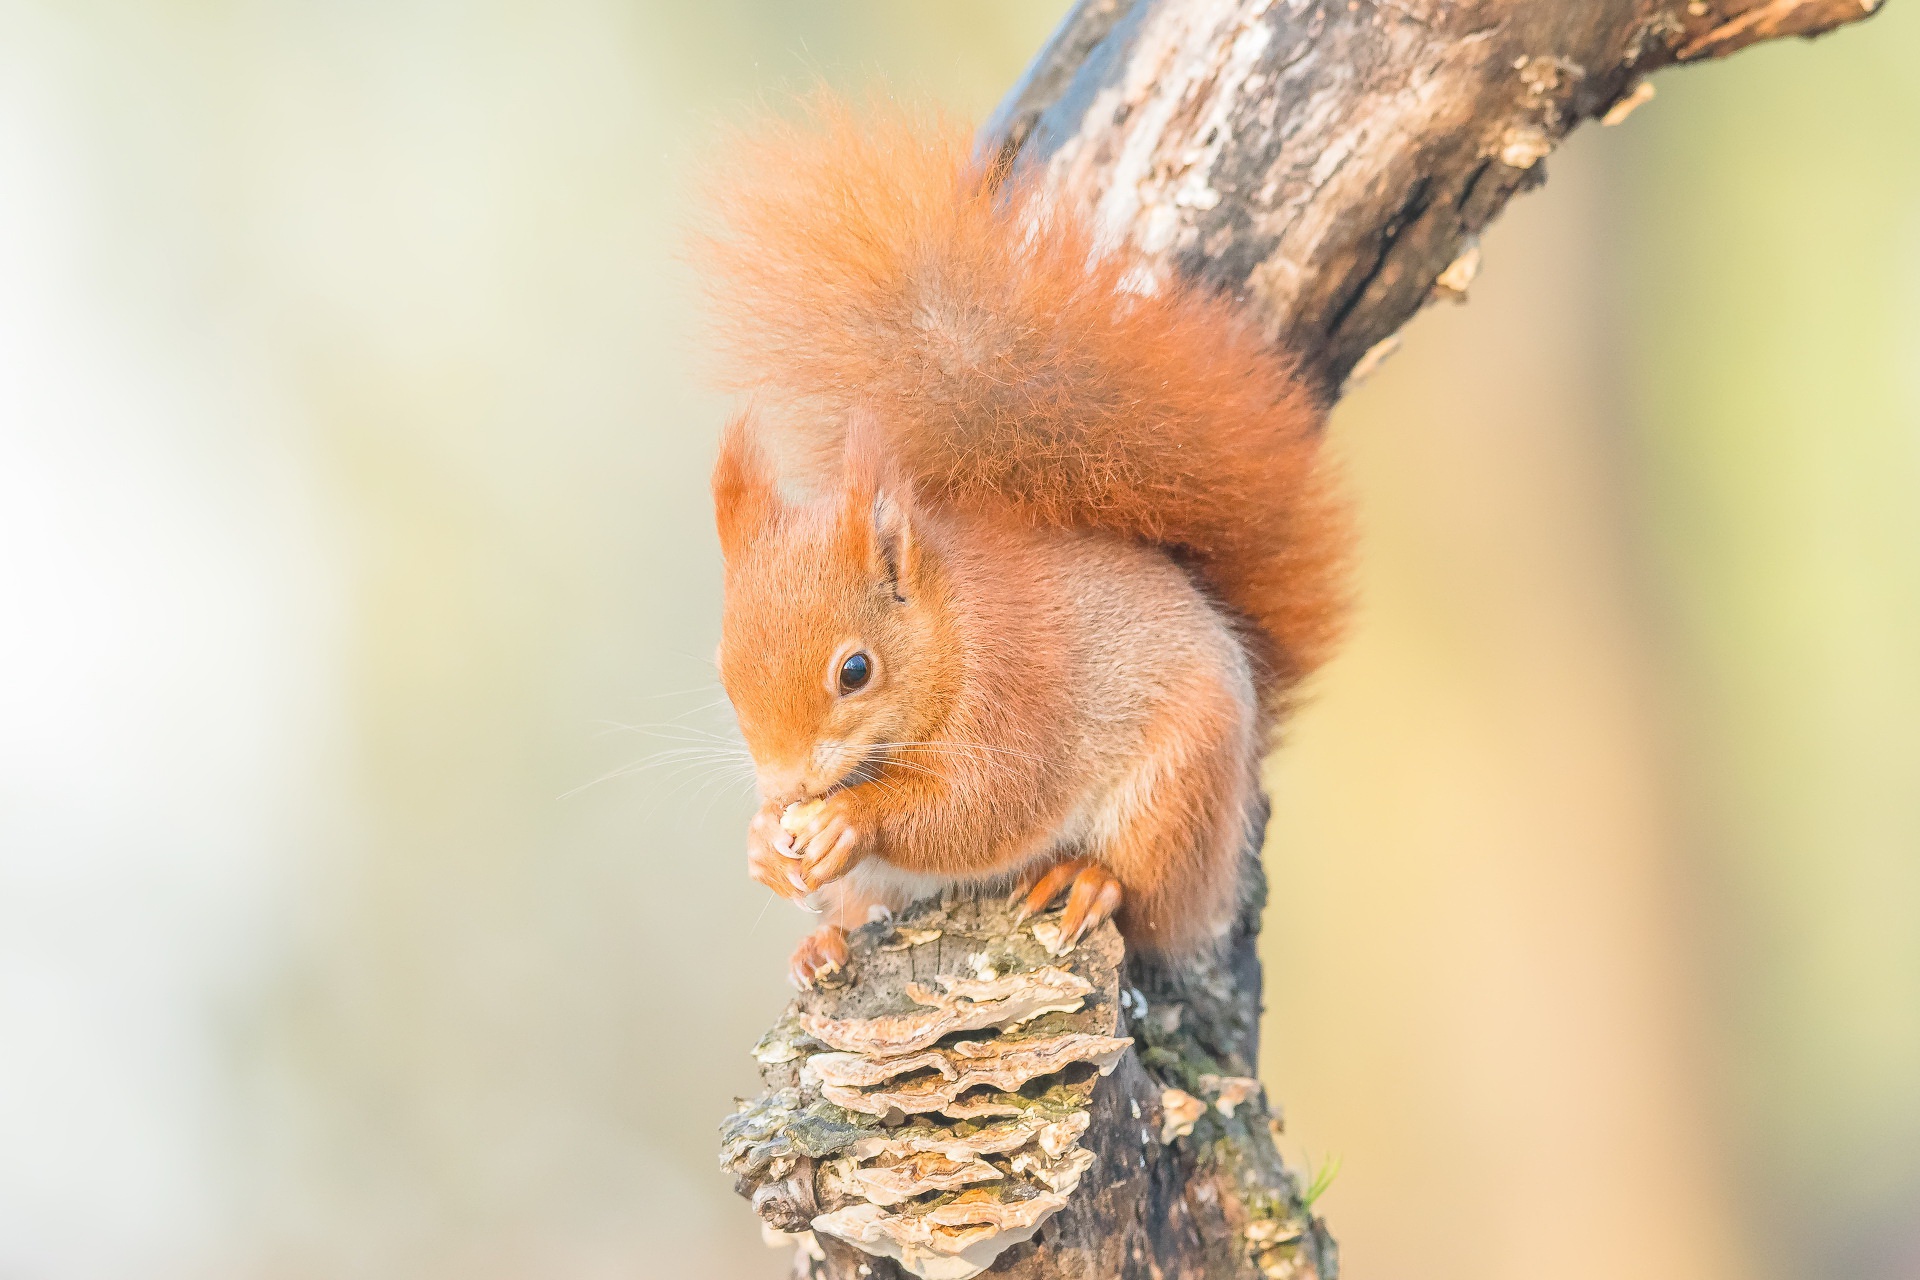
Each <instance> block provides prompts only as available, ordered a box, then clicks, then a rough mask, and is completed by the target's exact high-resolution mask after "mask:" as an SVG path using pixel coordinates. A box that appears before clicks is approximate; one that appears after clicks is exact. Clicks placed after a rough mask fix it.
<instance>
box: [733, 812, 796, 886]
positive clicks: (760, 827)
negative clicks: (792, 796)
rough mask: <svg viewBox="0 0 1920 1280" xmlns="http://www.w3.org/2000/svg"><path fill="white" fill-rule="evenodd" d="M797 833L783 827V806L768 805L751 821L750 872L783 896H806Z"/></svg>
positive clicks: (748, 845) (749, 828)
mask: <svg viewBox="0 0 1920 1280" xmlns="http://www.w3.org/2000/svg"><path fill="white" fill-rule="evenodd" d="M798 855H799V850H798V848H797V847H796V846H795V845H794V842H793V836H792V835H791V834H789V833H788V832H786V831H784V830H782V829H781V827H780V810H779V808H777V807H775V806H772V805H767V806H763V807H762V808H761V810H760V812H758V813H756V814H754V815H753V821H751V822H749V823H748V824H747V874H748V875H750V876H752V877H753V878H754V879H755V880H757V881H759V882H760V883H761V884H763V885H765V886H767V888H769V889H771V890H773V891H774V892H775V893H777V894H779V895H780V896H781V897H783V898H804V897H806V896H807V893H808V889H807V886H806V885H804V884H802V883H801V881H800V869H799V868H800V864H799V863H798V862H797V861H795V859H796V858H797V857H798Z"/></svg>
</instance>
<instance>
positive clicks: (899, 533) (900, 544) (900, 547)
mask: <svg viewBox="0 0 1920 1280" xmlns="http://www.w3.org/2000/svg"><path fill="white" fill-rule="evenodd" d="M869 509H870V510H871V511H872V513H873V514H872V520H873V551H874V568H875V570H876V571H878V572H879V573H880V574H882V575H883V576H884V579H885V581H886V582H887V584H888V585H889V587H890V588H891V590H892V592H893V598H894V599H896V600H899V601H901V602H902V603H905V601H906V598H907V588H908V587H910V586H912V585H913V584H914V583H916V582H917V581H918V580H919V577H920V564H921V559H922V552H921V546H920V539H919V537H918V535H917V534H916V533H915V532H914V528H913V511H912V499H911V497H910V496H909V495H908V494H907V493H906V492H905V491H904V490H898V489H896V490H888V489H880V490H876V491H875V492H874V495H873V502H872V505H871V507H870V508H869Z"/></svg>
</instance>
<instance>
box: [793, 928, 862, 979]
mask: <svg viewBox="0 0 1920 1280" xmlns="http://www.w3.org/2000/svg"><path fill="white" fill-rule="evenodd" d="M849 954H850V953H849V952H848V950H847V931H846V930H845V929H842V928H841V927H840V926H839V925H837V924H828V925H822V926H820V927H819V928H818V929H815V930H814V931H813V932H812V933H810V934H808V935H807V936H806V937H804V938H802V939H800V945H799V946H797V947H795V948H794V949H793V958H792V959H790V960H789V961H787V978H788V980H789V981H791V982H792V983H793V985H794V987H795V988H796V989H798V990H801V991H805V990H806V989H807V988H808V987H811V986H812V985H813V984H814V983H815V982H817V981H819V980H820V979H821V978H824V977H826V976H827V975H828V974H832V973H837V972H839V971H840V970H842V969H844V968H846V967H847V958H848V956H849Z"/></svg>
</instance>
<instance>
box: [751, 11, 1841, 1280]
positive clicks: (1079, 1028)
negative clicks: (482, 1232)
mask: <svg viewBox="0 0 1920 1280" xmlns="http://www.w3.org/2000/svg"><path fill="white" fill-rule="evenodd" d="M1878 7H1879V0H1704V2H1703V0H1692V2H1691V3H1689V2H1688V0H1082V3H1080V4H1079V5H1078V6H1077V7H1076V8H1075V9H1074V10H1073V11H1072V12H1071V13H1070V14H1069V15H1068V17H1067V18H1066V20H1065V21H1064V22H1063V23H1062V24H1061V26H1060V28H1059V30H1058V31H1056V32H1055V34H1054V36H1053V37H1052V39H1051V40H1050V41H1049V42H1048V44H1047V46H1046V47H1045V49H1043V50H1042V51H1041V53H1040V55H1039V56H1038V58H1036V59H1035V61H1034V63H1033V65H1032V67H1031V68H1029V70H1028V71H1027V73H1026V75H1025V76H1024V77H1023V79H1022V80H1021V82H1020V84H1019V85H1018V86H1016V87H1015V89H1014V90H1013V92H1012V93H1011V94H1009V95H1008V97H1007V99H1006V101H1005V102H1004V103H1003V104H1002V105H1001V107H1000V109H999V110H998V111H997V112H996V113H995V115H994V117H993V118H992V120H990V121H989V122H988V124H987V126H986V128H985V130H984V132H983V135H982V137H983V143H984V145H986V146H989V147H992V148H994V149H995V151H996V152H997V153H998V155H999V156H1000V158H1001V159H1002V161H1003V162H1004V163H1005V164H1006V165H1007V166H1008V167H1009V168H1010V169H1013V170H1015V171H1018V172H1021V173H1024V174H1026V175H1029V176H1031V177H1034V178H1035V179H1036V180H1038V181H1040V182H1041V183H1043V184H1044V185H1046V186H1047V187H1049V188H1051V189H1052V191H1053V192H1054V193H1055V194H1056V196H1057V197H1058V198H1060V199H1062V200H1065V201H1069V202H1072V203H1074V204H1077V205H1078V206H1080V207H1081V208H1082V209H1083V210H1085V211H1087V212H1088V214H1089V215H1090V216H1091V218H1092V219H1093V221H1094V223H1095V225H1096V226H1097V228H1098V229H1099V230H1100V232H1101V233H1102V234H1103V235H1104V236H1105V237H1107V238H1108V239H1109V240H1110V242H1112V243H1114V244H1116V245H1124V246H1127V247H1128V248H1129V249H1130V250H1131V251H1132V252H1133V253H1134V254H1135V255H1137V257H1138V258H1139V260H1140V262H1141V263H1142V265H1143V272H1144V275H1143V281H1144V282H1147V283H1148V284H1149V287H1150V281H1151V280H1152V278H1153V277H1154V276H1155V275H1156V274H1157V275H1158V276H1159V278H1161V279H1168V278H1173V277H1175V276H1178V277H1181V278H1186V279H1197V280H1200V281H1203V282H1205V283H1206V284H1208V285H1210V286H1212V287H1214V288H1216V289H1220V290H1223V291H1226V292H1228V293H1231V294H1232V295H1234V296H1235V297H1237V298H1239V299H1241V300H1242V301H1243V302H1244V303H1245V305H1246V306H1247V308H1248V309H1249V311H1250V313H1251V314H1252V315H1253V316H1254V317H1256V319H1257V320H1258V322H1259V323H1260V324H1261V325H1262V326H1263V327H1264V329H1265V330H1266V332H1267V333H1268V334H1269V335H1270V337H1271V338H1272V340H1273V341H1274V342H1275V344H1276V345H1277V346H1279V347H1280V348H1282V349H1284V350H1286V351H1288V352H1290V353H1292V354H1293V355H1294V356H1295V357H1296V358H1297V359H1298V360H1299V361H1300V362H1301V367H1302V370H1303V373H1304V375H1305V376H1306V377H1307V378H1308V379H1309V380H1310V381H1311V382H1313V383H1314V384H1315V385H1316V386H1318V387H1319V388H1320V390H1321V391H1322V393H1323V395H1324V396H1325V397H1326V398H1327V399H1328V400H1329V401H1331V400H1332V399H1334V398H1336V397H1337V396H1338V394H1339V391H1340V389H1341V388H1342V387H1343V386H1344V385H1346V384H1348V383H1349V382H1350V381H1351V380H1352V379H1353V378H1354V377H1355V376H1356V375H1364V373H1365V372H1366V370H1367V368H1368V367H1370V365H1371V364H1372V363H1374V362H1376V361H1377V360H1378V359H1379V358H1380V356H1381V355H1382V354H1384V353H1385V352H1386V351H1387V350H1390V349H1391V343H1392V341H1393V335H1394V334H1395V333H1396V332H1397V331H1398V329H1399V328H1400V326H1401V325H1402V324H1404V323H1405V322H1406V320H1407V319H1408V318H1409V317H1410V316H1412V315H1413V313H1414V312H1415V311H1417V310H1418V309H1419V308H1420V307H1421V306H1422V305H1423V304H1424V303H1426V302H1427V301H1428V300H1430V299H1432V298H1433V297H1435V296H1439V295H1451V296H1456V297H1457V296H1461V295H1464V293H1465V291H1466V289H1467V287H1468V285H1469V284H1470V283H1471V281H1472V277H1473V271H1474V267H1475V265H1476V264H1477V262H1478V248H1477V241H1478V237H1479V234H1480V232H1481V231H1482V230H1483V229H1484V228H1485V227H1486V225H1487V224H1488V223H1489V222H1491V221H1492V220H1493V218H1494V217H1495V216H1496V215H1497V214H1498V213H1499V211H1500V210H1501V209H1502V208H1503V207H1504V206H1505V205H1506V202H1507V200H1508V199H1509V198H1511V197H1512V196H1513V194H1514V193H1515V192H1517V191H1521V190H1524V189H1526V188H1528V187H1530V186H1533V185H1536V184H1538V183H1539V182H1540V181H1541V180H1542V179H1543V177H1544V166H1543V163H1542V162H1543V160H1544V158H1545V157H1546V155H1547V154H1548V152H1550V151H1551V150H1552V149H1553V147H1554V146H1555V145H1556V144H1557V143H1558V142H1559V141H1560V140H1561V139H1562V138H1564V137H1565V136H1566V134H1567V133H1568V132H1569V131H1570V130H1571V129H1572V128H1573V127H1574V126H1575V125H1577V124H1578V123H1580V122H1581V121H1582V120H1586V119H1589V118H1593V117H1606V118H1607V119H1608V120H1609V121H1613V120H1617V119H1618V118H1620V117H1622V116H1624V114H1625V113H1626V112H1627V111H1629V110H1631V109H1632V108H1633V107H1634V106H1635V105H1636V104H1638V103H1639V102H1642V101H1644V100H1645V98H1646V97H1647V96H1648V95H1649V93H1650V89H1649V87H1648V86H1646V85H1645V83H1644V80H1645V77H1646V76H1647V75H1648V73H1650V72H1652V71H1654V70H1657V69H1659V68H1661V67H1664V66H1669V65H1672V64H1674V63H1680V62H1690V61H1694V60H1697V59H1701V58H1708V57H1720V56H1724V55H1726V54H1728V53H1732V52H1734V51H1736V50H1738V49H1741V48H1744V47H1746V46H1747V45H1749V44H1752V43H1755V42H1756V41H1760V40H1765V39H1772V38H1775V37H1779V36H1789V35H1797V36H1814V35H1819V34H1821V33H1823V32H1825V31H1827V30H1830V29H1832V28H1833V27H1836V26H1839V25H1842V24H1844V23H1847V22H1850V21H1853V20H1855V19H1858V18H1862V17H1865V16H1867V15H1868V14H1870V13H1871V12H1873V11H1874V10H1875V9H1876V8H1878ZM1264 827H1265V813H1264V810H1263V811H1262V812H1261V813H1260V814H1259V815H1257V820H1256V821H1254V822H1252V823H1250V828H1249V833H1248V842H1247V856H1246V858H1245V860H1244V867H1245V870H1244V874H1243V883H1244V885H1245V886H1246V892H1245V894H1244V895H1243V906H1242V910H1241V914H1240V918H1239V921H1238V923H1237V925H1236V927H1235V930H1234V932H1233V934H1232V936H1231V937H1230V938H1229V939H1228V941H1227V943H1226V944H1225V945H1224V946H1223V948H1222V950H1221V952H1220V954H1219V955H1218V956H1217V957H1215V958H1213V959H1211V960H1209V961H1207V962H1201V963H1192V964H1186V965H1182V966H1180V967H1177V968H1174V967H1168V966H1165V965H1161V964H1158V963H1155V962H1153V961H1151V960H1150V959H1147V958H1144V957H1140V956H1124V955H1123V954H1122V947H1121V943H1120V939H1119V936H1118V935H1117V934H1116V933H1115V932H1114V931H1113V930H1112V928H1111V926H1107V927H1104V928H1103V929H1102V930H1101V931H1099V932H1098V933H1097V934H1096V935H1095V936H1093V937H1092V938H1090V939H1088V940H1087V941H1086V942H1084V943H1083V944H1082V945H1081V946H1080V947H1079V948H1077V949H1076V950H1075V951H1074V952H1072V953H1070V954H1067V955H1057V954H1054V953H1053V952H1052V950H1051V949H1050V947H1049V942H1050V938H1051V935H1050V934H1049V932H1048V930H1049V929H1050V927H1051V925H1052V919H1051V918H1042V919H1041V920H1040V921H1038V922H1037V927H1036V923H1035V922H1030V923H1029V924H1027V925H1016V924H1015V922H1014V921H1013V919H1012V917H1011V915H1010V914H1009V913H1008V912H1007V910H1006V909H1005V907H1004V904H1000V903H997V902H968V901H962V900H958V899H949V900H946V901H943V902H939V903H924V904H921V905H920V906H918V907H916V908H914V909H913V910H912V911H910V912H908V913H906V914H905V915H903V916H902V918H901V919H900V920H898V921H891V922H884V923H880V924H875V925H870V926H868V927H867V928H865V929H863V930H859V931H856V934H855V937H854V959H853V962H852V964H851V966H850V968H849V971H848V973H847V975H846V979H847V981H846V984H845V985H843V986H840V987H830V988H827V989H825V990H822V991H817V992H812V993H809V994H807V995H805V996H802V997H801V998H800V999H799V1000H796V1001H795V1003H794V1005H793V1007H792V1008H791V1009H790V1010H789V1012H788V1014H787V1016H786V1017H785V1018H784V1019H783V1020H782V1021H781V1023H780V1024H779V1025H778V1026H776V1027H775V1029H774V1030H773V1031H772V1032H770V1033H769V1034H768V1037H767V1038H766V1039H764V1040H763V1041H762V1042H761V1045H760V1046H759V1048H758V1050H757V1051H756V1052H757V1055H758V1056H759V1057H760V1059H761V1061H762V1064H763V1075H764V1077H765V1080H766V1085H767V1092H766V1093H765V1094H763V1095H762V1096H761V1097H760V1098H758V1099H756V1100H754V1101H751V1102H748V1103H744V1104H742V1108H741V1110H740V1111H739V1112H738V1113H736V1114H735V1115H734V1116H732V1117H730V1118H729V1120H728V1121H727V1123H726V1125H725V1126H724V1127H723V1131H722V1136H723V1152H722V1159H723V1162H724V1163H725V1164H726V1165H727V1167H728V1168H730V1169H731V1170H732V1171H733V1172H734V1173H735V1175H736V1178H737V1185H738V1187H739V1189H740V1191H741V1194H743V1195H746V1196H748V1197H749V1198H750V1199H751V1200H752V1202H753V1204H754V1207H755V1209H756V1210H757V1211H758V1212H759V1213H760V1214H761V1216H762V1217H763V1218H764V1219H765V1220H766V1221H767V1223H768V1224H769V1225H770V1227H771V1228H774V1229H777V1230H778V1231H781V1232H790V1233H793V1235H792V1237H791V1238H792V1239H793V1240H794V1241H795V1242H796V1244H797V1246H798V1248H797V1251H796V1261H795V1265H796V1274H797V1275H800V1276H806V1277H812V1278H813V1280H896V1278H898V1277H901V1276H903V1275H905V1274H909V1273H910V1274H914V1275H919V1276H924V1277H931V1278H936V1280H964V1277H968V1276H971V1275H974V1274H977V1273H978V1271H980V1270H981V1269H983V1268H991V1270H992V1272H993V1274H995V1275H1002V1276H1009V1277H1024V1278H1027V1280H1059V1278H1063V1277H1076V1278H1079V1277H1084V1278H1086V1280H1096V1278H1097V1280H1147V1277H1155V1278H1156V1280H1174V1278H1179V1280H1254V1277H1268V1278H1270V1280H1280V1278H1282V1277H1288V1278H1293V1277H1297V1278H1299V1280H1308V1278H1312V1277H1318V1278H1320V1280H1332V1277H1333V1276H1334V1275H1335V1274H1336V1270H1337V1263H1336V1255H1335V1250H1334V1246H1333V1242H1332V1240H1331V1238H1330V1237H1329V1236H1328V1235H1327V1232H1326V1230H1325V1228H1324V1227H1323V1226H1322V1224H1321V1223H1320V1222H1319V1221H1318V1220H1316V1219H1315V1218H1314V1217H1313V1216H1312V1213H1311V1205H1310V1204H1309V1203H1308V1200H1307V1197H1306V1194H1305V1192H1304V1190H1303V1188H1302V1187H1301V1185H1300V1182H1299V1180H1298V1179H1297V1178H1295V1177H1294V1176H1293V1175H1292V1174H1290V1173H1289V1172H1288V1171H1287V1170H1286V1169H1285V1168H1284V1166H1283V1165H1282V1164H1281V1162H1280V1159H1279V1156H1278V1154H1277V1153H1276V1151H1275V1149H1274V1144H1273V1139H1272V1134H1273V1132H1275V1131H1277V1129H1278V1120H1277V1118H1276V1117H1275V1116H1274V1115H1273V1113H1271V1112H1270V1111H1269V1108H1268V1106H1267V1102H1266V1099H1265V1097H1264V1095H1263V1094H1262V1093H1261V1092H1260V1089H1259V1086H1258V1084H1257V1082H1256V1081H1255V1080H1254V1079H1253V1077H1254V1076H1255V1074H1256V1070H1257V1066H1258V1064H1257V1060H1256V1051H1257V1045H1258V1038H1259V1019H1260V1009H1261V1004H1260V988H1261V974H1260V963H1259V959H1258V956H1257V952H1256V943H1257V939H1258V935H1259V929H1260V912H1261V908H1262V906H1263V905H1264V902H1265V882H1264V878H1263V876H1262V873H1261V870H1260V861H1259V850H1260V844H1261V840H1260V836H1261V833H1262V831H1263V830H1264ZM1039 1008H1044V1009H1045V1010H1046V1011H1045V1012H1040V1013H1035V1012H1034V1010H1035V1009H1039ZM1030 1014H1031V1015H1032V1016H1028V1015H1030ZM963 1026H964V1027H965V1028H966V1029H967V1030H968V1032H969V1037H970V1038H969V1039H968V1040H967V1041H965V1042H955V1041H952V1040H942V1039H940V1038H939V1037H940V1034H941V1029H942V1028H943V1027H945V1028H948V1029H950V1030H951V1029H959V1028H961V1027H963ZM930 1036H931V1037H932V1038H929V1037H930Z"/></svg>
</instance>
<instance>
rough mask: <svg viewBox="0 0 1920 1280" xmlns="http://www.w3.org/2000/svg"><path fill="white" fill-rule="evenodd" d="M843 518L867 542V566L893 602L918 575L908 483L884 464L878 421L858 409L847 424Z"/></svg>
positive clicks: (917, 549) (918, 554)
mask: <svg viewBox="0 0 1920 1280" xmlns="http://www.w3.org/2000/svg"><path fill="white" fill-rule="evenodd" d="M846 456H847V508H846V515H847V519H848V520H849V521H850V522H852V523H853V524H854V525H855V526H856V527H857V528H858V531H859V533H858V536H860V537H861V538H863V539H864V540H865V542H866V544H867V548H868V555H869V557H870V564H871V566H872V569H873V572H874V574H875V576H876V577H878V578H880V579H881V580H882V581H883V582H884V583H885V584H886V586H887V588H888V590H889V591H891V593H892V594H893V597H894V598H895V599H896V600H903V601H904V600H905V599H906V588H907V587H908V586H909V585H911V584H912V583H913V582H914V581H915V580H916V579H917V577H918V575H919V572H920V566H921V558H922V553H921V547H920V539H919V538H918V537H917V536H916V534H915V532H914V527H913V523H914V517H913V491H912V487H911V486H910V485H909V484H908V483H907V482H906V481H905V480H904V479H902V478H901V477H899V476H898V475H897V474H895V472H894V470H893V468H891V467H890V466H888V465H887V461H886V455H885V445H884V442H883V440H882V436H881V429H880V425H879V423H878V422H877V421H876V420H875V419H874V418H873V417H872V416H871V415H869V414H867V413H865V412H860V413H857V414H855V415H854V417H853V418H852V420H851V421H849V422H848V424H847V455H846Z"/></svg>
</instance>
